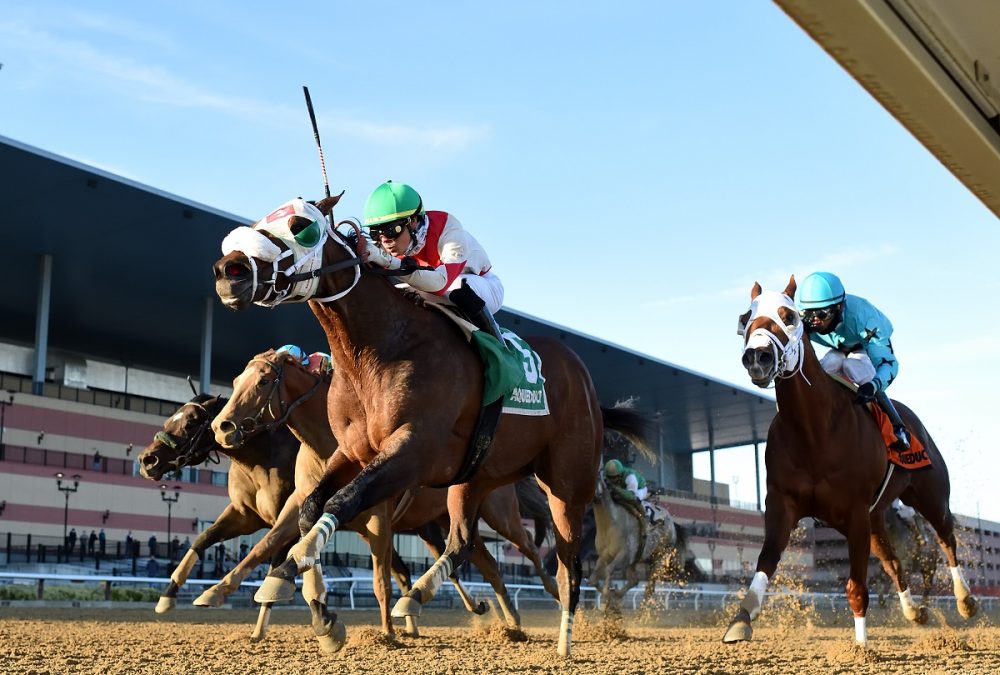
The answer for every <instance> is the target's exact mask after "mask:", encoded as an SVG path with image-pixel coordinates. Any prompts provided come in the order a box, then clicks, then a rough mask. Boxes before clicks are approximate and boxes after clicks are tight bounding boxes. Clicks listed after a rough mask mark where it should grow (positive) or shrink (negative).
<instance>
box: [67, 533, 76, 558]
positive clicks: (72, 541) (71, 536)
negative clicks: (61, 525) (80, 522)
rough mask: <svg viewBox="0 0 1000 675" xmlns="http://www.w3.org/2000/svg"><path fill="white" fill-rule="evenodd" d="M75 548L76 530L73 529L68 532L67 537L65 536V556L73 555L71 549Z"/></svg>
mask: <svg viewBox="0 0 1000 675" xmlns="http://www.w3.org/2000/svg"><path fill="white" fill-rule="evenodd" d="M74 548H76V528H75V527H74V528H73V529H72V530H70V531H69V535H67V536H66V555H67V556H69V555H70V554H72V553H73V549H74Z"/></svg>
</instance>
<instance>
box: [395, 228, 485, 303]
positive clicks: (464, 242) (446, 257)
mask: <svg viewBox="0 0 1000 675" xmlns="http://www.w3.org/2000/svg"><path fill="white" fill-rule="evenodd" d="M468 238H469V236H468V235H467V234H466V232H465V230H464V229H463V228H462V225H461V223H459V222H458V220H457V219H456V218H455V217H454V216H449V217H448V223H447V224H446V225H445V228H444V231H442V232H441V237H440V239H438V255H439V256H440V258H441V264H440V265H438V266H437V267H436V268H435V269H433V270H417V271H415V272H413V273H412V274H408V275H406V276H404V277H401V278H402V280H403V281H405V282H406V283H408V284H409V285H410V286H412V287H413V288H416V289H417V290H420V291H426V292H427V293H434V294H435V295H444V294H445V292H447V290H448V288H449V287H451V284H452V283H453V282H454V281H455V279H457V278H458V275H460V274H461V273H462V272H464V271H466V268H469V267H472V268H474V267H475V265H474V264H473V263H472V262H471V261H469V260H468V253H467V251H468V250H469V249H470V248H471V247H470V246H469V245H468ZM471 271H473V272H474V273H476V274H478V273H479V272H480V270H476V269H472V270H471Z"/></svg>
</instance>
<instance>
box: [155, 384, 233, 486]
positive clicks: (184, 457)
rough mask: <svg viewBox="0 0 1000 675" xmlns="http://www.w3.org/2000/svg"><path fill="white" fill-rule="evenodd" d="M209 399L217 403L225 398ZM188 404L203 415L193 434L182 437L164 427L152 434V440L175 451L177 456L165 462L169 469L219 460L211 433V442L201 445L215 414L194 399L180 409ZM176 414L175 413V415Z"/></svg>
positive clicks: (179, 468)
mask: <svg viewBox="0 0 1000 675" xmlns="http://www.w3.org/2000/svg"><path fill="white" fill-rule="evenodd" d="M210 400H212V401H215V402H216V403H217V404H224V403H225V399H224V398H222V397H216V398H214V399H210ZM189 405H190V406H194V407H195V408H197V409H198V410H200V411H201V413H202V414H203V416H204V419H203V420H202V422H201V424H199V425H198V428H197V429H195V431H194V433H193V434H191V435H190V436H188V437H187V438H184V437H182V436H176V435H174V434H171V433H169V432H168V431H167V430H166V429H161V430H160V431H158V432H156V434H154V435H153V439H154V440H156V441H159V442H160V443H162V444H163V445H165V446H167V447H168V448H170V449H171V450H174V451H175V452H177V456H176V457H174V458H173V459H172V460H170V461H169V462H167V463H166V465H167V466H169V467H171V468H170V469H169V471H180V470H181V469H182V468H183V467H185V466H191V465H194V464H201V463H202V462H209V463H211V464H219V463H220V461H221V460H220V459H219V450H218V446H217V445H216V444H215V442H214V438H213V437H212V436H211V434H210V435H209V438H210V439H211V440H212V442H211V443H209V444H205V447H201V446H202V444H201V440H202V437H203V436H204V435H205V432H206V431H208V430H209V429H210V428H211V426H212V418H213V417H215V416H214V415H213V414H212V413H211V412H209V410H208V408H206V407H205V406H204V405H202V404H201V403H197V402H195V401H188V402H187V403H185V404H184V405H182V406H181V408H180V410H183V409H184V408H186V407H187V406H189ZM220 407H221V406H220ZM180 410H178V412H180ZM176 414H177V413H175V415H176Z"/></svg>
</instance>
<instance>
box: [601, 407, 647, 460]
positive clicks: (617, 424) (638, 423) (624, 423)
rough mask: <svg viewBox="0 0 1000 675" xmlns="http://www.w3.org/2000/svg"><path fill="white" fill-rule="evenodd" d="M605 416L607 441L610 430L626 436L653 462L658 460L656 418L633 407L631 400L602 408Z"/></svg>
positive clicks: (606, 440) (602, 413)
mask: <svg viewBox="0 0 1000 675" xmlns="http://www.w3.org/2000/svg"><path fill="white" fill-rule="evenodd" d="M601 416H602V417H603V418H604V434H605V442H606V443H607V442H608V438H607V433H608V431H609V430H610V431H615V432H618V433H619V434H621V435H622V436H624V437H625V438H626V439H627V440H628V441H629V442H631V443H632V445H634V446H635V448H636V449H637V450H638V451H639V453H640V454H641V455H642V456H643V457H644V458H645V459H646V461H648V462H649V463H651V464H655V463H656V461H657V452H656V448H655V440H654V439H655V438H656V436H657V434H658V433H659V426H658V425H657V423H656V419H655V418H654V417H653V416H652V415H651V414H649V413H641V412H639V411H638V410H636V409H635V408H633V407H632V402H631V400H629V401H625V402H624V403H617V404H615V406H614V407H613V408H604V407H602V408H601Z"/></svg>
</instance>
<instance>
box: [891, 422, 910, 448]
mask: <svg viewBox="0 0 1000 675" xmlns="http://www.w3.org/2000/svg"><path fill="white" fill-rule="evenodd" d="M892 433H894V434H896V440H894V441H893V442H892V443H890V444H889V447H891V448H892V449H893V450H909V449H910V433H909V432H908V431H907V430H906V427H904V426H897V427H893V429H892Z"/></svg>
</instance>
